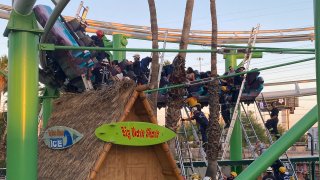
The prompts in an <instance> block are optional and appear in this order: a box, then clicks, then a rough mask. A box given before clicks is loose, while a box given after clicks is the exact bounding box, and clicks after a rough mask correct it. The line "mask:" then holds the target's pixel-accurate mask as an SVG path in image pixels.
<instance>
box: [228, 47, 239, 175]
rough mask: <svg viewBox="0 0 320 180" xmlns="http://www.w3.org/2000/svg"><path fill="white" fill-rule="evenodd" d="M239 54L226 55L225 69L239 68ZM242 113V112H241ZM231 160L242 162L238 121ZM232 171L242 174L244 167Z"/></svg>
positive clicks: (233, 168)
mask: <svg viewBox="0 0 320 180" xmlns="http://www.w3.org/2000/svg"><path fill="white" fill-rule="evenodd" d="M237 59H238V58H237V54H236V52H235V50H231V52H230V54H227V55H225V69H226V72H227V71H229V67H230V66H231V67H233V68H237V64H238V63H237ZM239 113H240V111H239ZM230 160H234V161H239V160H242V131H241V126H240V122H239V120H238V119H237V120H236V122H235V124H234V127H233V132H232V135H231V139H230ZM232 171H235V172H237V173H240V172H241V171H242V166H233V167H232Z"/></svg>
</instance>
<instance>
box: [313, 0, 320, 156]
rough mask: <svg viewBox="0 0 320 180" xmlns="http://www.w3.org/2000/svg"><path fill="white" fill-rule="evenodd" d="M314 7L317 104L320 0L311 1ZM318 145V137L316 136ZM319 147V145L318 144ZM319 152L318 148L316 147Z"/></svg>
mask: <svg viewBox="0 0 320 180" xmlns="http://www.w3.org/2000/svg"><path fill="white" fill-rule="evenodd" d="M313 8H314V33H315V50H316V65H315V66H316V78H317V81H316V82H317V104H320V49H319V48H320V0H314V1H313ZM318 108H319V110H318V117H320V106H318ZM318 137H320V119H319V120H318ZM318 145H320V138H318ZM318 147H319V146H318ZM318 151H319V153H320V148H318Z"/></svg>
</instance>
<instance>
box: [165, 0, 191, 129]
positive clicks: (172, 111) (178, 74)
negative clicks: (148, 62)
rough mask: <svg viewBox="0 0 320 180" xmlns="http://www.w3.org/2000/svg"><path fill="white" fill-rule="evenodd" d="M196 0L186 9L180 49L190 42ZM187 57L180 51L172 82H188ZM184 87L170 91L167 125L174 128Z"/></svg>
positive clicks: (174, 65)
mask: <svg viewBox="0 0 320 180" xmlns="http://www.w3.org/2000/svg"><path fill="white" fill-rule="evenodd" d="M193 4H194V0H187V4H186V10H185V15H184V21H183V28H182V34H181V40H180V50H182V49H187V46H188V42H189V33H190V28H191V20H192V11H193ZM185 58H186V53H179V54H178V56H176V57H175V58H174V60H173V62H172V64H173V73H172V75H171V76H170V79H169V81H170V83H171V84H180V83H184V82H186V72H185ZM184 94H185V90H184V89H172V90H170V92H169V95H170V98H169V99H168V104H167V106H168V109H167V111H166V126H167V127H168V128H171V129H172V130H176V128H177V123H178V121H179V118H180V110H181V108H182V106H183V96H184Z"/></svg>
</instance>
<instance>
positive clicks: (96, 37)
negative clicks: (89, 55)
mask: <svg viewBox="0 0 320 180" xmlns="http://www.w3.org/2000/svg"><path fill="white" fill-rule="evenodd" d="M103 37H104V32H103V31H101V30H98V31H97V32H96V35H93V36H91V39H92V40H93V42H94V45H96V46H98V47H104V43H103V40H102V39H103ZM95 54H96V55H95V57H96V59H97V60H98V61H102V60H103V59H105V58H109V56H108V54H107V53H106V52H104V51H97V52H96V53H95Z"/></svg>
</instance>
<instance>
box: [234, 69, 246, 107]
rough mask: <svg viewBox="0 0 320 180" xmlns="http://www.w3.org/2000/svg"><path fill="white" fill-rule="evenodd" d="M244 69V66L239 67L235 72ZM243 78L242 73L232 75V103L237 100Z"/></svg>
mask: <svg viewBox="0 0 320 180" xmlns="http://www.w3.org/2000/svg"><path fill="white" fill-rule="evenodd" d="M244 70H245V68H244V67H239V68H238V69H237V71H236V73H240V72H243V71H244ZM243 78H244V76H243V74H242V75H238V76H235V77H234V90H233V92H232V100H231V101H232V102H233V103H236V102H237V99H238V96H239V92H240V88H241V84H242V81H243Z"/></svg>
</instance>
